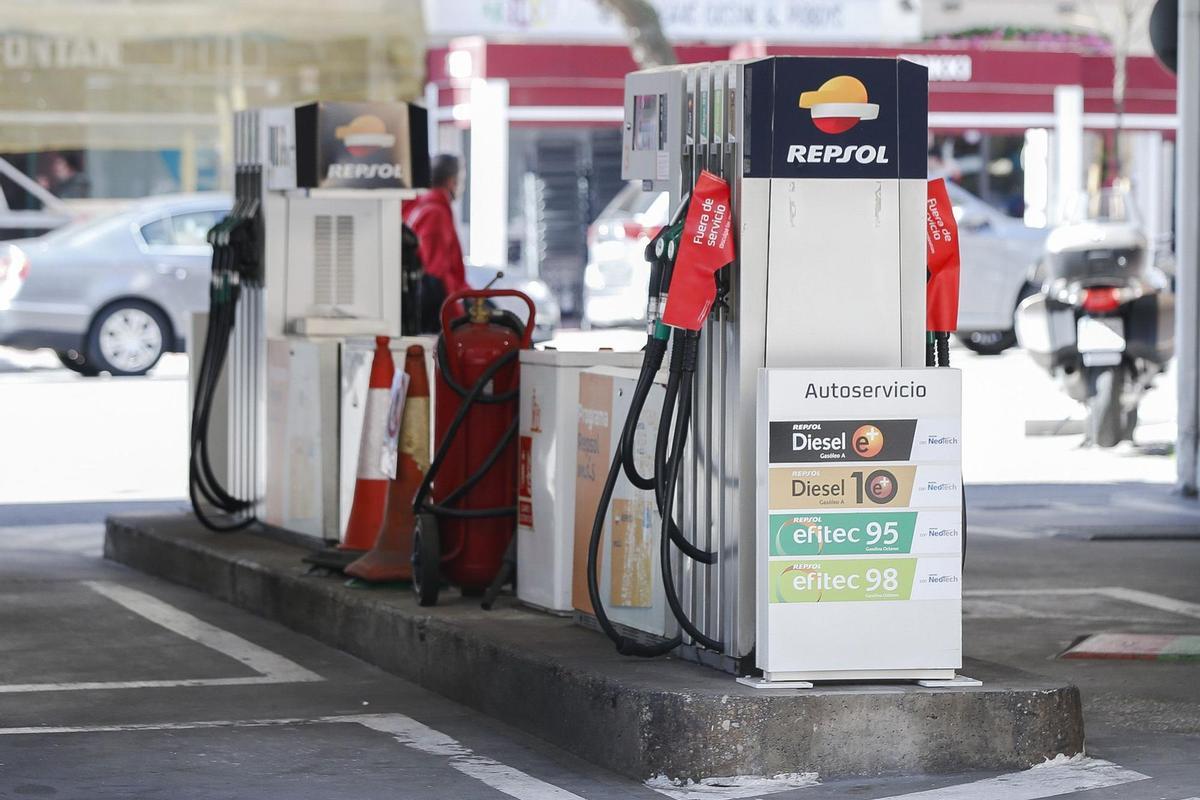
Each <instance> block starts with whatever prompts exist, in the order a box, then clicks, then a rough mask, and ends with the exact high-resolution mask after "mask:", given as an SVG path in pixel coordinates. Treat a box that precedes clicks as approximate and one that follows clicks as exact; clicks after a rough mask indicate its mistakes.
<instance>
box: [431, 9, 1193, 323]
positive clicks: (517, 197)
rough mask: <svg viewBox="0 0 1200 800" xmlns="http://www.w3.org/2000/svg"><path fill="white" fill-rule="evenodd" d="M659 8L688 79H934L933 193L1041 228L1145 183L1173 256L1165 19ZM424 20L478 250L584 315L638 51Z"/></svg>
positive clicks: (556, 34)
mask: <svg viewBox="0 0 1200 800" xmlns="http://www.w3.org/2000/svg"><path fill="white" fill-rule="evenodd" d="M655 5H656V6H657V7H658V9H659V12H660V15H661V17H662V19H663V25H664V29H665V32H666V34H667V36H668V37H669V38H670V39H671V41H672V42H673V44H674V45H675V48H676V54H677V56H678V58H679V60H680V61H684V62H692V61H707V60H719V59H727V58H744V57H750V56H758V55H773V54H820V53H830V52H836V53H841V54H845V55H887V56H893V55H907V56H910V57H912V58H914V59H916V60H920V61H922V62H923V63H925V64H927V65H928V67H929V70H930V81H931V83H930V92H931V97H930V112H931V113H930V127H931V135H930V169H931V172H932V173H933V174H945V175H948V176H951V177H953V178H954V179H955V180H957V181H959V182H961V183H962V184H963V185H964V186H965V187H966V188H967V189H968V190H970V191H972V192H974V193H976V194H978V195H979V196H981V197H982V198H984V199H985V200H986V201H987V202H989V203H991V204H992V205H994V206H996V207H997V208H999V209H1001V210H1003V211H1004V212H1006V213H1008V214H1010V215H1012V216H1017V217H1024V219H1025V220H1026V222H1027V223H1029V224H1031V225H1036V226H1044V225H1047V224H1052V223H1053V222H1054V221H1055V220H1056V219H1057V218H1058V217H1059V216H1060V215H1061V214H1062V213H1063V211H1064V209H1065V208H1066V206H1067V205H1068V204H1069V203H1071V202H1073V198H1074V197H1075V196H1076V195H1077V194H1078V192H1079V191H1081V190H1083V189H1084V188H1085V187H1091V188H1097V187H1099V186H1101V185H1104V184H1107V183H1110V182H1111V181H1112V180H1113V179H1114V178H1116V177H1117V176H1118V174H1120V175H1123V176H1125V177H1128V178H1132V179H1133V185H1134V190H1135V192H1136V193H1137V195H1138V199H1139V205H1140V207H1141V209H1142V212H1143V215H1144V216H1145V217H1146V224H1147V230H1148V232H1149V233H1150V235H1151V236H1152V237H1153V238H1154V239H1156V240H1164V241H1165V240H1167V239H1169V236H1170V229H1171V218H1172V213H1171V208H1172V199H1171V198H1172V195H1173V187H1172V183H1171V176H1172V174H1173V150H1172V140H1173V136H1174V128H1175V116H1174V115H1175V82H1174V78H1173V77H1172V76H1171V75H1170V74H1169V73H1168V72H1167V71H1166V70H1164V69H1163V68H1162V67H1161V66H1160V65H1159V64H1158V63H1157V62H1156V61H1155V60H1154V58H1153V57H1152V56H1150V55H1149V52H1150V50H1149V41H1148V37H1147V35H1146V33H1145V28H1146V17H1147V16H1148V14H1149V10H1150V7H1151V3H1150V2H1149V0H1107V1H1104V0H1096V1H1095V2H1082V1H1081V2H1057V3H1048V2H1034V1H1033V0H1030V2H1022V1H1021V0H1017V1H1016V2H1005V3H985V2H979V1H978V0H926V2H925V3H924V5H923V6H922V5H921V4H919V3H917V2H912V1H911V0H836V1H831V2H820V3H816V2H805V1H804V0H794V1H789V0H742V2H736V3H731V2H727V1H726V0H721V1H718V0H712V2H676V0H656V1H655ZM426 19H427V24H428V26H429V36H430V49H429V52H428V76H429V81H430V84H429V87H428V89H427V95H426V96H427V102H428V104H429V105H430V106H431V108H433V110H434V113H433V114H432V118H434V119H436V120H437V121H438V124H439V132H438V139H439V141H440V144H441V146H442V147H443V148H445V149H451V150H456V151H459V152H461V153H463V154H464V155H465V157H466V160H467V163H468V174H469V182H468V190H467V193H466V201H465V204H464V207H463V218H464V220H465V222H466V224H467V227H468V228H469V231H470V236H469V251H470V253H471V254H472V257H474V258H476V259H479V260H483V261H489V262H497V261H507V262H509V263H513V264H523V265H525V266H526V267H527V268H529V269H531V270H540V272H541V275H542V277H543V278H545V279H546V280H547V281H548V282H549V283H550V284H551V285H552V286H554V287H555V288H556V290H557V291H558V293H559V295H560V297H561V299H562V302H563V306H564V310H565V311H567V312H568V313H570V312H571V311H572V310H574V309H575V307H576V304H577V302H578V299H579V296H580V293H581V282H582V274H583V267H584V264H585V262H586V258H587V249H586V233H585V232H586V228H587V225H588V223H589V222H590V221H591V220H592V219H594V218H595V216H596V214H597V213H598V212H599V211H600V210H601V209H602V208H603V207H604V205H605V203H606V202H607V201H608V200H609V199H610V198H611V197H612V195H613V194H614V193H615V192H616V191H617V189H619V188H620V185H621V184H620V181H619V172H620V163H619V158H620V136H619V129H618V127H619V124H620V121H621V119H622V109H621V104H622V86H623V76H624V75H625V73H626V72H628V71H629V70H632V69H635V68H636V66H635V64H634V63H633V60H632V58H631V56H630V55H629V51H628V47H627V46H626V44H625V37H624V33H623V31H622V29H621V28H620V26H619V25H617V23H616V21H615V20H614V19H613V18H612V17H611V16H610V15H608V14H606V13H605V12H603V11H601V10H599V8H598V7H597V6H596V5H594V4H592V3H588V2H577V1H576V2H568V0H558V1H557V2H555V0H542V1H541V2H533V1H532V0H508V1H507V2H503V1H501V0H493V1H491V2H471V1H469V0H436V1H435V0H430V2H427V3H426ZM1114 56H1120V58H1115V57H1114ZM1122 61H1123V70H1124V80H1123V83H1122V84H1121V86H1120V89H1117V88H1116V86H1117V83H1118V82H1117V81H1116V72H1117V67H1118V62H1122ZM1118 131H1120V132H1121V133H1120V135H1118Z"/></svg>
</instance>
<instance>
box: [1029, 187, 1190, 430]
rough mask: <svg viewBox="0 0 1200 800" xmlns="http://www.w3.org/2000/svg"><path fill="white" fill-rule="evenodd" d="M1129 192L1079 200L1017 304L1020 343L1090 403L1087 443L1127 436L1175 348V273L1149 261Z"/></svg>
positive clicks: (1056, 231) (1069, 389) (1072, 393)
mask: <svg viewBox="0 0 1200 800" xmlns="http://www.w3.org/2000/svg"><path fill="white" fill-rule="evenodd" d="M1147 251H1148V248H1147V243H1146V237H1145V236H1144V235H1143V234H1142V231H1141V227H1140V224H1139V222H1138V219H1137V215H1136V213H1135V210H1134V207H1133V205H1132V201H1131V198H1130V197H1129V195H1128V194H1126V193H1125V192H1122V191H1116V190H1111V191H1106V192H1100V193H1096V194H1092V195H1088V196H1086V197H1084V198H1081V201H1080V203H1079V204H1078V207H1077V209H1076V211H1075V213H1074V214H1072V215H1071V217H1070V218H1069V219H1068V221H1067V222H1065V223H1064V224H1062V225H1060V226H1058V227H1057V228H1055V229H1054V230H1053V231H1051V233H1050V235H1049V237H1047V239H1046V247H1045V252H1044V253H1043V256H1042V258H1041V260H1040V261H1039V263H1038V265H1037V268H1036V270H1035V272H1034V274H1033V276H1032V278H1031V279H1032V280H1033V282H1034V284H1035V285H1037V286H1040V287H1041V288H1040V291H1039V292H1038V293H1037V294H1035V295H1033V296H1031V297H1028V298H1026V299H1025V300H1024V301H1022V302H1021V304H1020V306H1019V307H1018V309H1017V316H1016V333H1017V340H1018V342H1019V343H1020V345H1021V346H1022V347H1023V348H1024V349H1025V351H1026V352H1027V353H1029V355H1030V356H1032V357H1033V359H1034V361H1036V362H1037V363H1038V364H1039V365H1041V366H1042V367H1043V368H1045V369H1046V370H1047V371H1048V372H1049V373H1050V374H1051V375H1052V376H1053V377H1054V378H1055V379H1056V380H1058V381H1059V382H1060V384H1061V385H1062V387H1063V389H1064V390H1065V391H1066V392H1067V394H1068V395H1070V396H1071V397H1072V398H1073V399H1075V400H1077V401H1079V402H1080V403H1083V404H1084V405H1085V406H1086V407H1087V439H1086V443H1087V444H1093V445H1097V446H1099V447H1114V446H1116V445H1117V444H1118V443H1120V442H1121V441H1123V440H1126V439H1132V438H1133V431H1134V428H1135V427H1136V426H1137V416H1138V405H1139V403H1140V402H1141V399H1142V397H1143V395H1145V393H1146V391H1147V390H1149V389H1150V387H1151V386H1152V385H1153V382H1154V379H1155V378H1156V377H1157V376H1158V375H1160V374H1161V373H1162V372H1163V371H1164V370H1165V369H1166V364H1167V361H1168V360H1170V358H1171V356H1172V355H1173V353H1174V349H1175V341H1174V333H1175V296H1174V292H1173V288H1172V279H1171V278H1170V276H1168V275H1167V274H1166V273H1165V272H1163V270H1161V269H1159V268H1158V267H1157V266H1155V265H1154V264H1152V263H1150V257H1149V254H1148V252H1147Z"/></svg>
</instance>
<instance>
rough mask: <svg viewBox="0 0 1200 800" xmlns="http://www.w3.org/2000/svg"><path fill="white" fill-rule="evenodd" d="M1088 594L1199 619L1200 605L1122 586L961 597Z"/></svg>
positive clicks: (990, 591)
mask: <svg viewBox="0 0 1200 800" xmlns="http://www.w3.org/2000/svg"><path fill="white" fill-rule="evenodd" d="M1088 594H1098V595H1102V596H1104V597H1108V598H1111V599H1113V600H1123V601H1125V602H1126V603H1133V604H1135V605H1139V606H1145V607H1147V608H1154V609H1158V610H1159V611H1166V612H1169V613H1171V614H1178V615H1180V616H1182V617H1192V618H1193V619H1200V603H1192V602H1189V601H1187V600H1177V599H1175V598H1174V597H1167V596H1166V595H1161V594H1153V593H1152V592H1143V591H1141V590H1140V589H1127V588H1125V587H1124V586H1094V587H1090V588H1086V589H967V590H965V591H964V592H963V597H1029V596H1033V595H1059V596H1063V597H1078V596H1080V595H1088Z"/></svg>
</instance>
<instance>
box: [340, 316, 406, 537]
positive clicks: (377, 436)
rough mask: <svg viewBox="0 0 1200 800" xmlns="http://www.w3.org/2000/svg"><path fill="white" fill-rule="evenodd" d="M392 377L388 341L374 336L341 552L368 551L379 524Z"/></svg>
mask: <svg viewBox="0 0 1200 800" xmlns="http://www.w3.org/2000/svg"><path fill="white" fill-rule="evenodd" d="M395 375H396V365H395V363H394V362H393V361H392V351H391V350H390V349H388V337H386V336H376V337H375V356H374V358H372V360H371V380H370V383H369V384H368V386H369V387H370V388H368V389H367V402H366V408H365V413H364V415H363V429H362V439H361V440H360V442H361V443H360V444H359V446H358V480H357V482H356V483H355V484H354V503H353V505H351V506H350V520H349V522H347V523H346V535H345V536H343V537H342V543H341V545H339V547H340V548H341V549H342V550H366V549H368V548H369V547H370V546H371V545H372V544H373V543H374V542H375V537H376V536H377V535H378V534H379V526H380V524H381V523H382V522H383V507H384V504H385V503H386V502H387V493H388V479H387V475H385V474H384V472H383V469H382V468H381V466H380V463H379V455H380V451H381V449H382V447H383V439H384V435H385V434H386V433H387V411H388V405H389V404H390V402H391V393H392V378H394V377H395Z"/></svg>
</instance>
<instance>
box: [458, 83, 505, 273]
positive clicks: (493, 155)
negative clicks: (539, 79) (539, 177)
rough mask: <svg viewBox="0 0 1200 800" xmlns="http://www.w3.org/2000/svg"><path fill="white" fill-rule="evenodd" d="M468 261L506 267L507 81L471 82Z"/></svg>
mask: <svg viewBox="0 0 1200 800" xmlns="http://www.w3.org/2000/svg"><path fill="white" fill-rule="evenodd" d="M467 180H469V181H470V182H471V233H470V236H471V239H470V242H471V244H470V252H471V260H472V261H473V262H475V263H476V264H486V265H488V266H494V267H504V266H506V265H507V264H508V81H504V80H483V79H476V80H474V81H472V82H471V163H470V165H469V174H468V175H467Z"/></svg>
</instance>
